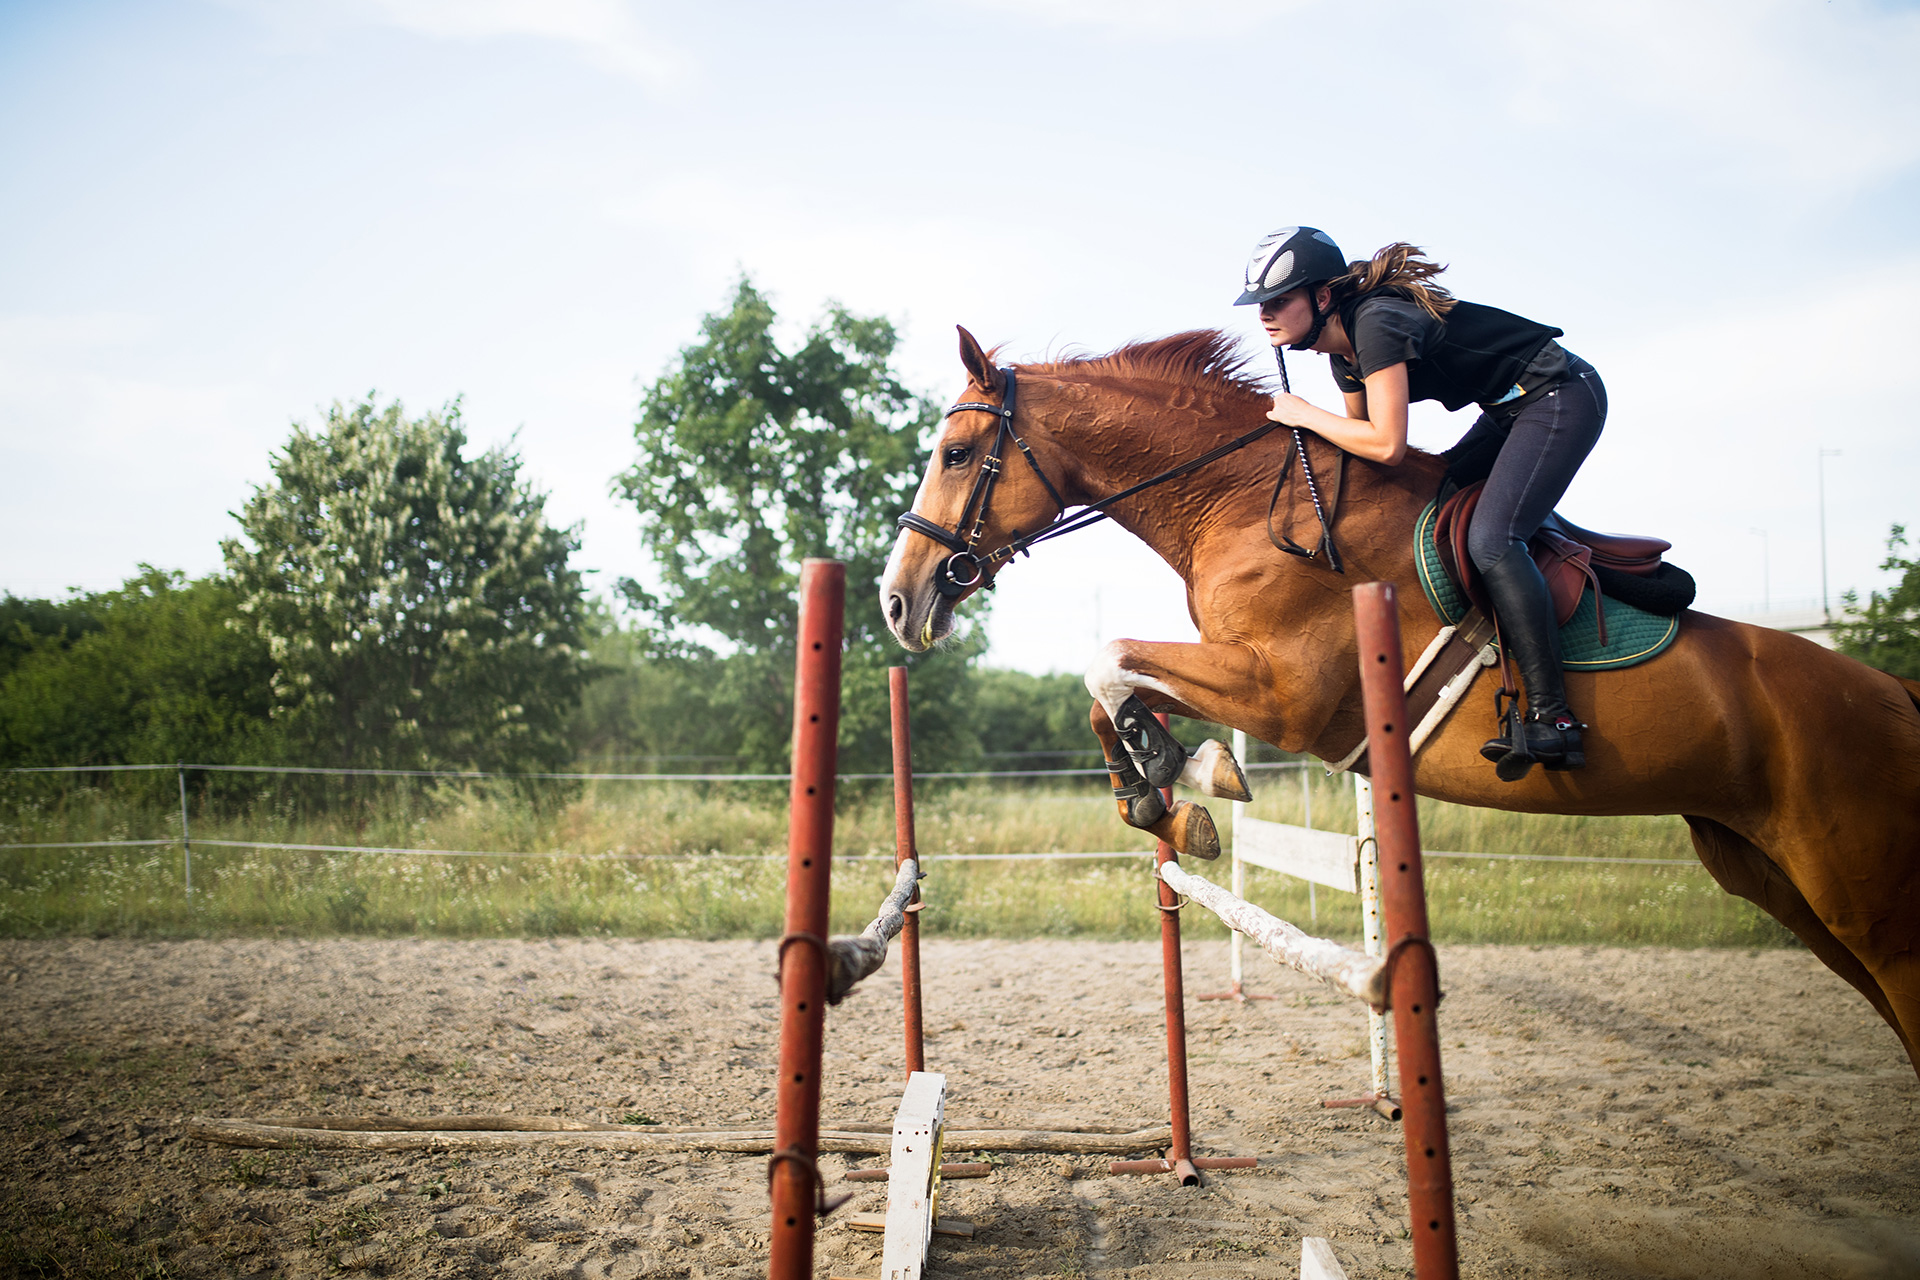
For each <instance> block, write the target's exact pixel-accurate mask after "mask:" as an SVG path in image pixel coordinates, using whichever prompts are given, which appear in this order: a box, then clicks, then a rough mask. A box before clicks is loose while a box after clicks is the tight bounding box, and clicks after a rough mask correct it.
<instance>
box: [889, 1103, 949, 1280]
mask: <svg viewBox="0 0 1920 1280" xmlns="http://www.w3.org/2000/svg"><path fill="white" fill-rule="evenodd" d="M946 1113H947V1078H946V1077H945V1076H943V1075H941V1074H940V1073H939V1072H937V1071H916V1072H914V1073H913V1074H912V1075H910V1076H908V1077H907V1087H906V1091H905V1092H904V1093H902V1094H901V1095H900V1110H899V1111H897V1112H896V1113H894V1117H893V1162H892V1165H891V1169H892V1173H891V1175H890V1176H889V1177H888V1179H887V1238H886V1240H885V1242H884V1243H883V1244H882V1245H881V1249H880V1280H920V1278H921V1276H922V1275H923V1274H924V1273H925V1271H926V1266H927V1245H928V1244H929V1242H931V1241H932V1239H933V1215H934V1213H935V1211H936V1209H937V1208H938V1206H937V1205H936V1204H935V1202H934V1201H935V1191H936V1186H935V1175H936V1174H937V1173H938V1172H939V1171H940V1126H941V1124H942V1122H943V1121H944V1120H945V1119H946Z"/></svg>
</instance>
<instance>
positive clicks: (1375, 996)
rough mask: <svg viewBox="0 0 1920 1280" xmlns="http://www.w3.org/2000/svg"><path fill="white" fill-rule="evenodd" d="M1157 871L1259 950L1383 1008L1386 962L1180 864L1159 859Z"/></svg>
mask: <svg viewBox="0 0 1920 1280" xmlns="http://www.w3.org/2000/svg"><path fill="white" fill-rule="evenodd" d="M1159 871H1160V878H1161V879H1162V880H1164V881H1166V882H1167V887H1168V888H1170V889H1172V890H1173V891H1174V892H1175V893H1178V894H1183V895H1185V896H1186V897H1188V898H1190V899H1192V900H1193V901H1195V902H1197V903H1199V904H1200V905H1201V906H1203V907H1205V908H1206V909H1207V910H1209V911H1211V912H1213V914H1215V915H1216V916H1219V917H1220V919H1221V920H1223V921H1225V922H1226V924H1227V926H1228V927H1229V928H1231V929H1233V930H1234V931H1235V932H1236V933H1243V934H1245V935H1246V936H1247V937H1249V938H1251V939H1253V940H1254V941H1255V942H1257V943H1259V944H1260V948H1261V950H1263V951H1265V952H1266V953H1267V954H1268V955H1270V956H1272V957H1273V958H1274V959H1275V960H1277V961H1279V962H1280V963H1281V964H1284V965H1286V966H1287V967H1288V968H1290V969H1296V970H1298V971H1299V972H1301V973H1304V974H1306V975H1307V976H1308V977H1311V978H1318V979H1319V980H1320V981H1322V982H1324V983H1326V984H1327V986H1329V987H1330V988H1332V989H1333V990H1334V991H1336V992H1338V993H1339V994H1341V995H1343V996H1347V997H1350V998H1351V999H1354V1000H1358V1001H1360V1002H1361V1003H1362V1004H1364V1005H1366V1006H1367V1007H1368V1008H1371V1009H1385V1008H1386V1007H1387V974H1386V968H1387V967H1386V963H1385V961H1383V960H1380V959H1378V958H1376V957H1374V956H1370V955H1367V954H1366V953H1364V952H1360V951H1355V950H1353V949H1352V948H1350V947H1343V946H1341V945H1340V944H1339V943H1337V942H1332V941H1329V940H1328V939H1326V938H1316V937H1314V936H1313V935H1312V934H1310V933H1307V932H1305V931H1304V930H1302V929H1299V928H1297V927H1295V926H1294V925H1291V924H1288V923H1287V922H1286V921H1285V920H1282V919H1281V918H1280V917H1278V916H1276V915H1272V914H1270V913H1268V912H1266V911H1262V910H1261V909H1260V908H1259V907H1256V906H1254V905H1253V904H1252V903H1251V902H1248V901H1247V900H1246V899H1245V898H1241V897H1237V896H1235V895H1234V894H1232V893H1229V892H1228V891H1227V890H1225V889H1222V888H1221V887H1220V886H1219V885H1217V884H1215V883H1213V882H1212V881H1211V880H1208V879H1207V878H1206V877H1204V876H1197V875H1194V874H1193V873H1192V872H1190V871H1187V870H1186V869H1185V868H1183V867H1181V865H1180V864H1179V863H1178V862H1166V863H1163V864H1161V866H1160V868H1159Z"/></svg>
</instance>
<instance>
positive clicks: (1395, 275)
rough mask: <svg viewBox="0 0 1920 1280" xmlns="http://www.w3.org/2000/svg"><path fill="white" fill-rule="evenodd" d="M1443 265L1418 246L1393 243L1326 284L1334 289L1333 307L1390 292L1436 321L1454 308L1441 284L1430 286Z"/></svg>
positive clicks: (1350, 264)
mask: <svg viewBox="0 0 1920 1280" xmlns="http://www.w3.org/2000/svg"><path fill="white" fill-rule="evenodd" d="M1446 269H1447V268H1446V264H1444V263H1439V262H1435V261H1434V260H1433V259H1431V258H1429V257H1427V256H1426V254H1424V253H1422V252H1421V251H1420V247H1419V246H1418V245H1411V244H1407V243H1405V242H1404V241H1399V240H1396V241H1395V242H1394V243H1392V244H1390V245H1388V246H1387V247H1386V248H1384V249H1382V250H1380V252H1378V253H1376V254H1374V255H1373V258H1372V259H1371V260H1370V261H1369V260H1362V261H1359V262H1352V263H1349V264H1348V265H1347V274H1345V275H1343V276H1341V277H1339V278H1338V279H1336V280H1330V281H1328V282H1327V283H1328V284H1329V285H1330V286H1332V289H1333V307H1334V309H1335V310H1338V309H1339V307H1340V304H1341V303H1342V302H1345V301H1346V300H1347V299H1349V298H1354V297H1358V296H1360V295H1361V294H1367V293H1372V292H1373V291H1374V290H1376V289H1391V290H1393V291H1394V292H1395V293H1398V294H1399V295H1400V296H1402V297H1404V298H1406V299H1407V300H1408V301H1410V302H1413V303H1415V304H1417V305H1418V306H1419V308H1420V309H1421V310H1422V311H1424V312H1426V313H1427V314H1428V315H1430V316H1432V317H1433V318H1434V319H1436V320H1438V319H1440V318H1442V317H1444V316H1445V315H1446V314H1447V312H1448V311H1449V310H1451V309H1452V307H1453V295H1452V294H1451V293H1449V292H1447V290H1446V289H1444V288H1442V287H1441V286H1440V285H1437V284H1432V283H1430V282H1431V281H1432V280H1433V278H1434V277H1435V276H1437V275H1439V274H1440V273H1441V272H1442V271H1445V270H1446Z"/></svg>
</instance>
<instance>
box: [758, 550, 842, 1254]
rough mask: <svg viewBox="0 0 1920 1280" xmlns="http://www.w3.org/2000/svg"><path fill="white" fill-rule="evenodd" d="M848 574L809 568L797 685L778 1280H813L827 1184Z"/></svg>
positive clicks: (777, 1141) (785, 940)
mask: <svg viewBox="0 0 1920 1280" xmlns="http://www.w3.org/2000/svg"><path fill="white" fill-rule="evenodd" d="M846 599H847V567H846V566H845V565H843V564H841V563H840V562H839V561H837V560H808V561H807V562H806V563H805V564H803V565H802V566H801V568H800V648H799V655H798V657H797V659H796V661H795V664H794V679H793V789H792V800H791V804H792V814H793V818H792V826H791V828H790V830H789V832H788V836H787V919H786V934H785V936H784V937H782V938H781V939H780V1079H779V1082H778V1085H777V1087H776V1089H775V1111H774V1152H773V1157H772V1159H771V1160H769V1162H768V1164H767V1189H768V1192H769V1194H770V1195H771V1196H772V1199H773V1239H772V1247H771V1253H770V1258H769V1262H768V1267H767V1275H768V1276H769V1277H771V1280H812V1277H813V1233H814V1226H815V1222H814V1212H815V1207H816V1204H817V1200H816V1194H817V1191H818V1188H819V1187H820V1175H819V1173H818V1171H817V1169H816V1168H815V1165H814V1160H815V1158H816V1157H817V1156H818V1155H819V1148H820V1054H821V1041H822V1039H823V1038H824V1033H825V1030H826V1005H827V1001H826V993H827V944H826V938H827V894H828V882H829V874H830V872H831V870H832V855H833V776H834V770H835V766H836V764H837V763H838V760H837V757H838V754H839V739H840V640H841V629H842V626H843V625H844V618H845V613H846Z"/></svg>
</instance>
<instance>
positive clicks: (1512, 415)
mask: <svg viewBox="0 0 1920 1280" xmlns="http://www.w3.org/2000/svg"><path fill="white" fill-rule="evenodd" d="M1444 270H1446V268H1445V267H1444V266H1440V265H1438V264H1436V263H1434V262H1432V261H1430V260H1429V259H1427V258H1426V257H1425V256H1423V255H1422V254H1421V252H1420V251H1419V250H1418V249H1416V248H1415V247H1414V246H1412V245H1409V244H1390V245H1388V246H1387V247H1386V248H1384V249H1382V250H1380V252H1378V253H1376V254H1374V255H1373V258H1372V260H1371V261H1365V262H1354V263H1351V264H1349V263H1348V262H1347V261H1346V259H1345V258H1344V257H1343V256H1342V255H1341V253H1340V248H1339V246H1338V245H1336V244H1335V243H1334V242H1333V239H1332V238H1331V237H1330V236H1328V235H1327V234H1326V233H1325V232H1324V231H1316V230H1315V229H1314V228H1312V227H1285V228H1283V229H1281V230H1279V231H1276V232H1274V233H1273V234H1272V235H1270V236H1268V237H1266V238H1265V239H1264V240H1262V241H1261V242H1260V243H1259V244H1258V245H1257V246H1255V248H1254V252H1253V259H1252V261H1251V262H1250V263H1248V265H1247V274H1246V291H1245V292H1244V293H1242V294H1241V295H1240V297H1239V299H1238V302H1237V303H1236V305H1250V304H1257V305H1258V306H1259V308H1260V325H1261V327H1262V328H1263V329H1265V330H1266V332H1267V340H1268V341H1269V342H1270V343H1272V344H1273V346H1274V347H1275V348H1279V347H1281V346H1287V347H1290V348H1292V349H1293V350H1295V351H1319V352H1323V353H1325V354H1326V355H1327V356H1329V357H1331V360H1332V364H1333V377H1334V381H1335V382H1337V383H1338V384H1339V386H1340V391H1341V393H1342V395H1343V396H1344V397H1345V400H1346V415H1345V416H1344V417H1343V416H1341V415H1340V414H1336V413H1329V412H1327V411H1326V410H1325V409H1320V408H1316V407H1315V406H1313V405H1311V404H1309V403H1307V402H1306V401H1305V400H1302V399H1301V398H1300V397H1299V396H1295V395H1285V394H1282V395H1277V396H1275V397H1274V398H1273V410H1272V412H1270V413H1268V415H1267V416H1268V417H1269V418H1272V419H1273V420H1274V421H1276V422H1280V423H1283V424H1285V425H1287V426H1290V427H1303V428H1305V429H1307V430H1309V431H1312V432H1313V433H1314V434H1315V435H1318V436H1320V437H1321V438H1323V439H1325V440H1327V441H1329V442H1330V443H1332V444H1334V445H1337V446H1339V447H1340V448H1342V449H1344V450H1346V451H1347V452H1348V453H1351V454H1355V455H1357V456H1359V457H1362V458H1368V459H1371V460H1372V461H1374V462H1381V463H1385V464H1386V465H1388V466H1393V465H1395V464H1397V463H1398V462H1399V461H1400V460H1401V459H1402V458H1403V457H1405V456H1406V452H1407V404H1408V402H1410V401H1413V400H1438V401H1439V402H1440V403H1441V404H1443V405H1445V406H1446V407H1447V409H1449V410H1457V409H1461V408H1464V407H1465V406H1466V405H1469V404H1478V405H1479V407H1480V416H1479V417H1478V418H1477V419H1476V420H1475V421H1474V424H1473V426H1472V428H1471V429H1469V430H1468V432H1467V434H1466V435H1465V436H1463V437H1461V439H1460V442H1459V443H1458V444H1456V445H1454V447H1453V448H1452V449H1450V450H1448V451H1447V457H1448V459H1449V460H1450V461H1451V462H1452V463H1453V467H1454V474H1455V475H1456V476H1458V475H1460V474H1462V473H1463V472H1464V473H1466V477H1467V478H1468V479H1474V478H1478V476H1479V475H1481V474H1484V475H1485V476H1486V480H1487V483H1486V487H1485V488H1484V489H1483V490H1482V491H1481V494H1480V501H1479V505H1478V506H1477V507H1476V508H1475V510H1474V513H1473V521H1472V524H1471V525H1470V526H1469V528H1468V530H1467V553H1468V555H1469V556H1471V557H1472V560H1473V563H1474V565H1475V567H1477V568H1478V569H1479V570H1480V575H1481V579H1482V580H1483V581H1484V582H1485V584H1486V588H1487V594H1488V595H1489V596H1490V597H1491V598H1492V600H1493V607H1494V612H1495V614H1496V616H1497V617H1498V619H1499V624H1500V634H1501V637H1502V639H1503V640H1504V641H1505V642H1506V645H1507V648H1508V649H1509V651H1511V652H1512V654H1513V657H1514V661H1515V663H1516V664H1517V665H1518V666H1519V668H1520V674H1521V677H1522V679H1523V680H1524V681H1525V683H1526V689H1527V714H1526V719H1525V721H1524V724H1523V730H1522V734H1521V737H1522V740H1521V741H1519V742H1515V741H1513V735H1512V733H1511V731H1510V730H1508V731H1506V732H1505V734H1504V736H1502V737H1498V738H1495V739H1493V740H1492V741H1490V742H1488V743H1487V744H1486V745H1485V746H1483V747H1482V748H1481V749H1480V753H1481V754H1482V755H1484V756H1486V757H1487V758H1488V759H1489V760H1492V761H1494V762H1495V764H1496V766H1497V770H1496V771H1497V772H1498V773H1499V775H1500V777H1501V778H1502V779H1504V780H1506V781H1509V782H1512V781H1517V780H1518V779H1520V778H1523V777H1525V776H1526V774H1527V770H1528V769H1529V768H1531V767H1532V765H1533V764H1534V762H1535V761H1538V762H1539V763H1541V764H1544V765H1546V767H1547V768H1549V769H1577V768H1579V767H1580V766H1581V765H1583V764H1585V763H1586V757H1585V755H1584V754H1583V752H1582V751H1581V746H1580V730H1582V729H1584V728H1586V726H1585V725H1583V724H1581V723H1580V722H1579V721H1578V720H1577V719H1575V717H1574V715H1573V712H1572V711H1571V710H1570V709H1569V708H1568V706H1567V693H1566V682H1565V681H1564V679H1563V678H1562V671H1561V665H1560V631H1559V628H1558V626H1557V625H1556V624H1555V622H1554V617H1553V602H1552V600H1551V598H1550V597H1549V595H1548V593H1547V583H1546V579H1545V578H1543V577H1542V576H1541V574H1540V570H1539V569H1538V568H1537V567H1536V566H1535V565H1534V563H1533V558H1532V557H1531V556H1530V555H1529V554H1528V553H1527V539H1529V538H1531V537H1532V536H1533V534H1534V533H1535V532H1536V531H1537V530H1538V529H1539V528H1540V525H1541V522H1542V521H1544V520H1545V519H1546V518H1547V516H1548V514H1549V513H1551V512H1552V510H1553V508H1554V504H1555V503H1557V502H1558V501H1559V500H1560V497H1561V495H1562V494H1564V493H1565V492H1566V491H1567V486H1568V485H1569V484H1570V483H1572V481H1573V476H1574V473H1575V472H1576V471H1578V470H1579V469H1580V464H1581V463H1582V462H1583V461H1585V460H1586V456H1587V454H1588V452H1590V451H1591V450H1592V448H1593V446H1594V442H1595V441H1596V440H1598V439H1599V438H1600V428H1601V427H1602V425H1603V424H1604V423H1605V422H1606V419H1607V393H1606V388H1605V387H1603V386H1602V385H1601V382H1600V375H1599V374H1598V373H1596V372H1595V371H1594V368H1593V366H1592V365H1590V364H1588V363H1587V362H1586V361H1584V360H1582V359H1581V358H1580V357H1578V356H1576V355H1573V354H1572V353H1570V352H1568V351H1567V350H1566V349H1565V348H1564V347H1562V346H1561V345H1560V344H1559V343H1558V342H1556V341H1554V339H1556V338H1558V337H1560V336H1561V333H1562V330H1559V329H1555V328H1552V327H1551V326H1548V325H1543V324H1537V323H1535V322H1534V321H1532V320H1527V319H1524V318H1522V317H1520V316H1516V315H1513V314H1511V313H1509V312H1506V311H1500V310H1497V309H1495V308H1493V307H1483V306H1479V305H1478V304H1475V303H1471V302H1461V301H1457V300H1456V299H1455V298H1454V297H1453V296H1452V295H1451V294H1450V293H1448V292H1447V291H1446V290H1445V289H1443V288H1441V287H1439V286H1438V285H1436V284H1434V283H1433V282H1432V281H1433V278H1434V277H1435V276H1437V275H1439V274H1440V273H1441V272H1442V271H1444ZM1489 460H1490V462H1491V470H1490V471H1489V470H1487V469H1486V468H1487V465H1488V462H1489ZM1502 728H1503V730H1506V726H1505V725H1503V726H1502Z"/></svg>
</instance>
